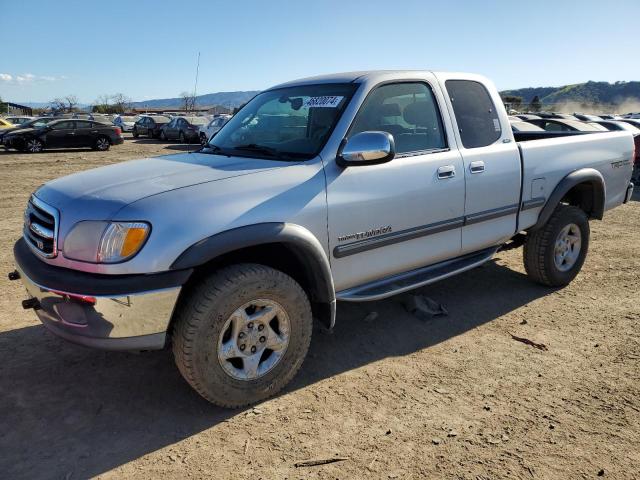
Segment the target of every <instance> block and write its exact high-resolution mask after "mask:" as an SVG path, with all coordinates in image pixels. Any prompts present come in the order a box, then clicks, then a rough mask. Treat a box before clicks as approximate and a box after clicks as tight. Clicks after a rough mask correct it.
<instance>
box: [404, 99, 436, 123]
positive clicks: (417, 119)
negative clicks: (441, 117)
mask: <svg viewBox="0 0 640 480" xmlns="http://www.w3.org/2000/svg"><path fill="white" fill-rule="evenodd" d="M430 113H431V108H430V102H426V101H419V102H413V103H410V104H409V105H407V106H406V107H404V111H403V112H402V118H404V121H405V122H407V123H408V124H410V125H416V126H418V127H427V126H429V125H430V124H431V122H432V118H431V115H430Z"/></svg>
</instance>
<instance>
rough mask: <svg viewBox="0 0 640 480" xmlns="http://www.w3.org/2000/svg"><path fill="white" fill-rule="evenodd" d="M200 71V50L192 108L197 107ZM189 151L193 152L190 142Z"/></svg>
mask: <svg viewBox="0 0 640 480" xmlns="http://www.w3.org/2000/svg"><path fill="white" fill-rule="evenodd" d="M199 73H200V52H198V60H197V62H196V81H195V84H194V85H193V107H192V109H193V110H195V109H196V102H197V98H198V94H197V91H198V74H199ZM198 141H200V134H198ZM189 153H191V144H189Z"/></svg>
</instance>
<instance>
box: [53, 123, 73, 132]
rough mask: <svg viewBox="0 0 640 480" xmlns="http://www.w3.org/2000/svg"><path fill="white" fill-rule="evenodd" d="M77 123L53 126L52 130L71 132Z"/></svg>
mask: <svg viewBox="0 0 640 480" xmlns="http://www.w3.org/2000/svg"><path fill="white" fill-rule="evenodd" d="M75 123H76V122H60V123H55V124H53V125H51V128H52V129H54V130H70V129H72V128H74V125H75Z"/></svg>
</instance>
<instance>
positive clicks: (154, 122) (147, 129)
mask: <svg viewBox="0 0 640 480" xmlns="http://www.w3.org/2000/svg"><path fill="white" fill-rule="evenodd" d="M170 121H171V120H170V119H169V118H168V117H164V116H162V115H153V116H150V115H143V116H141V117H140V118H139V119H138V120H137V121H136V123H134V125H133V129H132V130H131V132H132V134H133V138H138V137H139V136H140V135H145V136H147V137H149V138H158V137H159V136H160V130H161V129H162V127H164V126H165V125H166V124H167V123H169V122H170Z"/></svg>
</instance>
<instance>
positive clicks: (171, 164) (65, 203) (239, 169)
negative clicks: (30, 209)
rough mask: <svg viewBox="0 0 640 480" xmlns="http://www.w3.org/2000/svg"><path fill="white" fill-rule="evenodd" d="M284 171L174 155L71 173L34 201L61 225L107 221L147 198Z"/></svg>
mask: <svg viewBox="0 0 640 480" xmlns="http://www.w3.org/2000/svg"><path fill="white" fill-rule="evenodd" d="M285 165H287V164H286V163H285V162H278V161H273V160H263V159H254V158H245V157H227V156H221V155H211V154H205V153H180V154H175V155H164V156H161V157H152V158H145V159H142V160H134V161H129V162H123V163H118V164H115V165H109V166H106V167H101V168H96V169H93V170H87V171H84V172H80V173H75V174H73V175H69V176H67V177H62V178H59V179H57V180H53V181H51V182H49V183H46V184H44V185H43V186H42V187H40V188H39V189H38V190H37V191H36V193H35V195H36V196H37V197H38V198H39V199H41V200H43V201H44V202H46V203H48V204H49V205H51V206H53V207H56V208H57V209H59V210H60V211H61V214H62V215H61V216H63V217H67V219H69V217H77V219H84V220H108V219H109V218H111V217H112V216H113V215H114V214H115V213H117V212H118V210H120V209H121V208H122V207H124V206H126V205H128V204H130V203H132V202H135V201H136V200H140V199H142V198H145V197H149V196H151V195H157V194H160V193H163V192H168V191H171V190H175V189H178V188H185V187H189V186H191V185H198V184H202V183H208V182H216V181H218V180H224V179H225V178H231V177H237V176H240V175H250V174H254V173H258V172H261V171H266V170H271V169H274V168H278V167H283V166H285ZM81 217H84V218H81Z"/></svg>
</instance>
